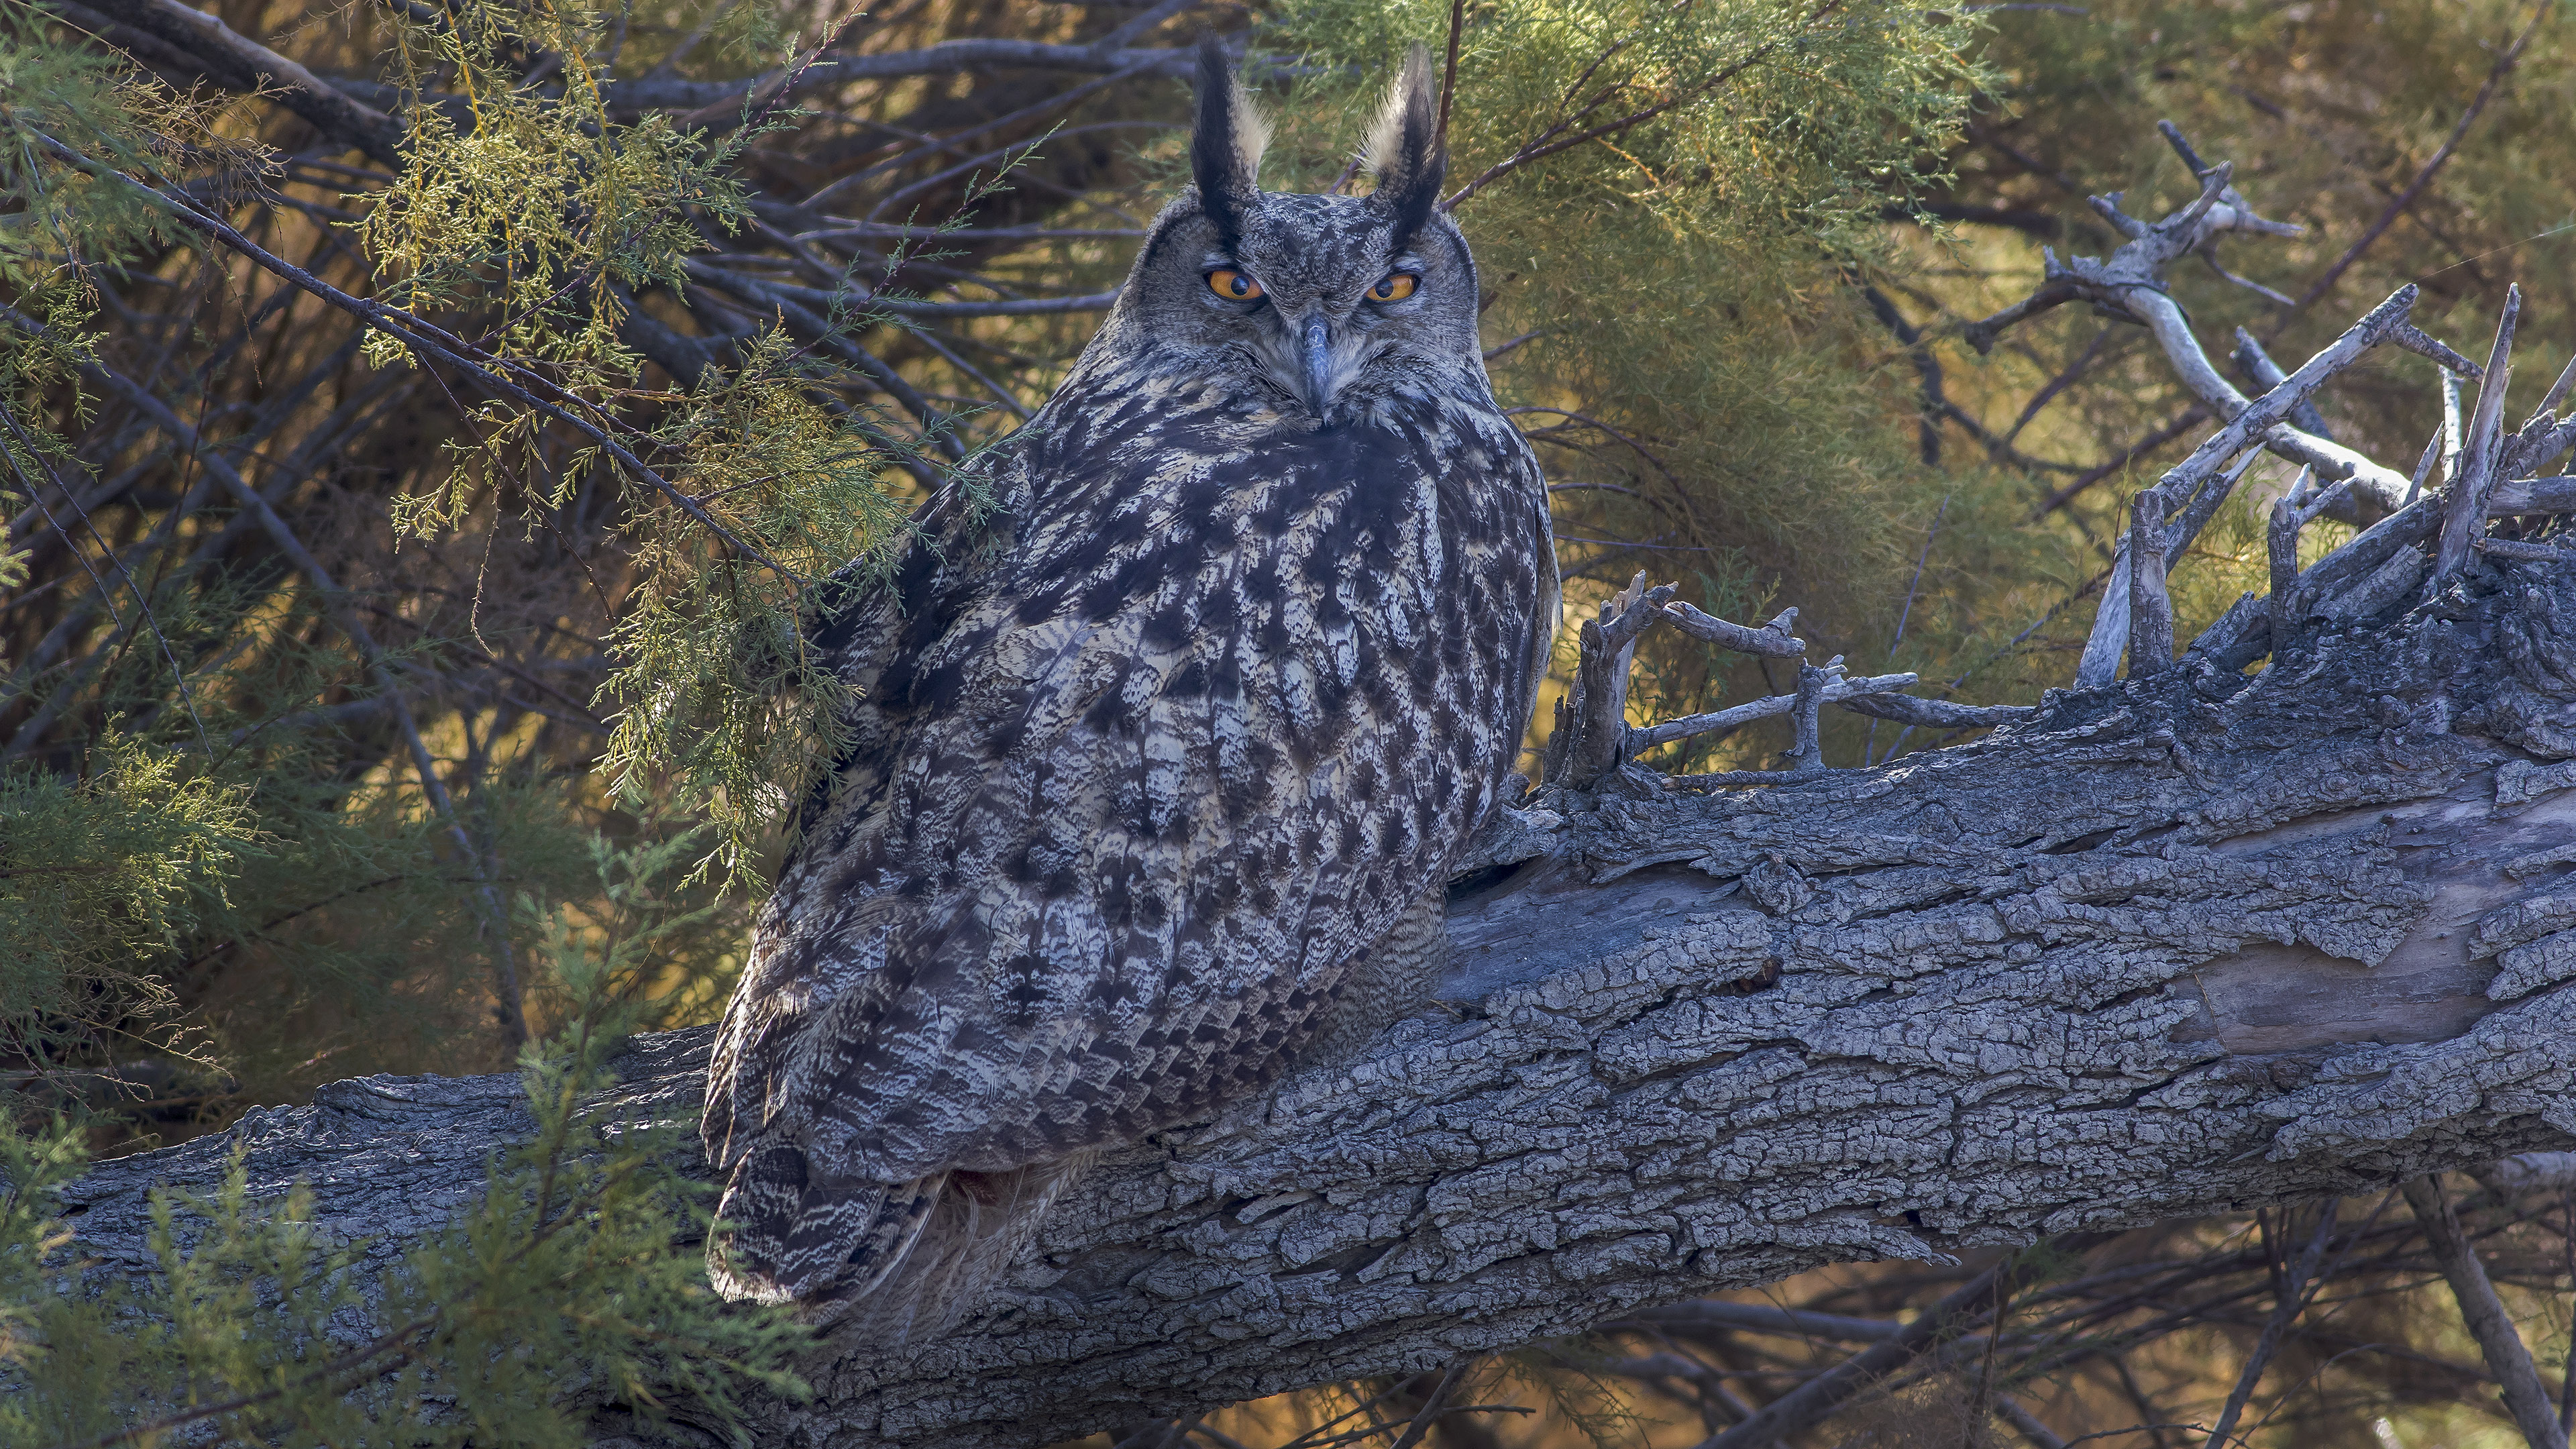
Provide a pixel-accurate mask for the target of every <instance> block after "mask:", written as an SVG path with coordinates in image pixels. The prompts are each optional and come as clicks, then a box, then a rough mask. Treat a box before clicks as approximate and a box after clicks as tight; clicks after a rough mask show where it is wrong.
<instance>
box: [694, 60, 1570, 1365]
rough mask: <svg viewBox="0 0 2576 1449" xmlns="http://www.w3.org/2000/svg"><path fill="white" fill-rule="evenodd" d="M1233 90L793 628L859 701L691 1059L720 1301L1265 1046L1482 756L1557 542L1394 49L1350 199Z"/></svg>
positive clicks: (1428, 843) (1325, 974)
mask: <svg viewBox="0 0 2576 1449" xmlns="http://www.w3.org/2000/svg"><path fill="white" fill-rule="evenodd" d="M1241 106H1242V102H1241V101H1240V100H1239V99H1238V98H1237V97H1236V93H1235V90H1234V87H1233V86H1232V84H1231V82H1230V78H1229V77H1227V76H1226V75H1225V73H1224V68H1223V65H1222V62H1221V61H1219V60H1215V59H1213V52H1212V51H1211V52H1208V53H1206V54H1205V55H1203V60H1202V67H1201V78H1200V119H1199V128H1198V136H1197V142H1196V145H1195V148H1194V158H1195V162H1196V172H1197V183H1198V184H1197V185H1196V186H1195V187H1194V188H1193V189H1192V190H1191V191H1189V192H1187V193H1184V194H1183V196H1182V197H1181V198H1180V199H1179V200H1178V201H1176V202H1174V203H1173V205H1172V206H1171V207H1170V208H1168V209H1167V210H1166V211H1165V212H1164V213H1163V214H1162V216H1160V217H1159V218H1158V219H1157V220H1156V222H1155V224H1154V226H1153V228H1152V230H1151V232H1150V234H1149V235H1148V238H1147V240H1146V242H1145V244H1144V247H1143V249H1142V251H1141V253H1140V255H1139V256H1138V258H1137V261H1136V265H1135V268H1134V270H1133V271H1132V272H1131V274H1130V275H1129V278H1128V280H1127V283H1126V286H1125V288H1124V290H1123V291H1122V292H1121V294H1120V296H1119V300H1118V302H1117V305H1116V306H1115V308H1114V309H1113V310H1112V312H1111V314H1110V317H1109V319H1108V321H1107V322H1106V323H1105V324H1104V325H1103V327H1102V329H1101V331H1100V334H1099V335H1098V336H1097V337H1096V338H1094V339H1093V341H1092V343H1091V345H1090V346H1089V347H1088V348H1087V349H1086V350H1085V351H1084V353H1083V356H1082V358H1081V360H1080V362H1079V363H1078V364H1077V365H1076V367H1075V369H1074V371H1073V374H1072V375H1071V376H1070V377H1069V378H1068V379H1067V380H1066V381H1065V384H1064V386H1063V387H1062V388H1061V389H1059V390H1058V391H1057V393H1056V395H1055V396H1054V398H1053V399H1051V400H1050V401H1049V402H1048V403H1047V405H1046V407H1045V408H1044V409H1043V410H1041V411H1040V412H1039V413H1038V414H1037V416H1036V417H1035V418H1034V419H1033V420H1032V421H1031V422H1030V423H1029V424H1028V425H1027V426H1025V427H1024V428H1022V429H1021V430H1020V431H1019V432H1018V433H1016V434H1015V435H1013V436H1012V437H1011V438H1010V439H1009V440H1008V441H1006V442H1005V443H1004V444H1002V445H1001V446H1000V447H998V448H996V449H995V450H993V451H992V452H991V453H990V454H988V455H987V456H986V458H985V460H984V461H983V462H982V463H981V464H980V465H979V470H980V479H981V481H982V482H983V483H984V484H985V485H986V486H987V487H988V489H989V495H990V498H991V501H992V508H991V511H990V513H989V515H987V516H983V517H976V516H973V513H974V510H973V509H972V508H970V506H969V502H968V500H969V496H970V495H969V490H967V489H964V488H962V487H952V488H951V489H950V490H948V491H947V492H945V493H943V494H942V495H941V496H940V497H939V498H937V499H935V500H934V501H933V502H932V503H931V505H929V507H928V508H927V509H926V510H925V512H924V516H923V519H922V524H923V529H922V536H921V538H920V540H919V542H917V543H916V544H915V545H914V546H913V548H912V549H911V550H910V552H909V553H908V554H907V555H906V557H905V558H904V560H903V561H902V563H901V565H900V567H899V569H898V572H897V577H896V579H895V580H894V584H893V586H892V587H891V588H885V589H878V590H875V591H873V592H869V593H866V594H864V595H863V596H862V597H860V598H859V599H858V600H857V601H856V602H854V603H852V604H850V605H849V606H847V607H846V608H844V609H842V610H841V611H839V612H838V613H837V614H836V615H834V616H832V617H830V618H828V619H827V620H826V621H825V622H824V623H823V625H822V626H821V627H820V628H819V629H818V631H817V635H816V638H815V640H814V643H815V646H816V648H817V649H818V651H820V652H821V653H822V655H823V656H824V657H826V658H828V659H830V660H831V661H832V662H833V665H834V667H835V668H837V670H838V671H839V672H840V674H841V675H842V677H843V678H844V679H845V680H846V681H847V682H848V683H849V684H850V685H851V686H852V687H853V689H854V690H855V692H856V699H857V702H856V703H855V704H854V705H853V706H852V707H851V710H850V714H849V718H848V721H847V723H848V725H849V727H850V741H849V745H848V748H847V750H846V752H845V754H844V755H843V756H842V758H841V759H840V760H839V761H838V763H837V766H836V768H835V770H834V772H833V774H832V775H831V777H830V778H829V779H828V780H827V781H825V782H824V785H823V787H822V788H821V789H820V790H819V791H818V793H817V796H816V798H815V801H814V802H813V803H812V804H811V805H809V807H808V810H807V815H806V819H805V821H804V825H805V833H804V835H803V838H802V843H801V845H800V846H799V848H798V849H797V851H796V853H795V855H794V856H793V858H792V859H791V860H790V861H789V862H788V864H787V867H786V869H785V871H784V873H783V874H782V875H781V877H780V880H779V885H778V890H777V893H776V895H775V896H774V897H773V898H772V899H771V901H770V902H769V904H768V906H767V908H766V910H765V911H764V912H763V915H762V918H761V921H760V924H759V928H758V934H757V938H756V940H755V943H754V947H753V954H752V960H751V963H750V966H749V969H748V970H747V971H746V972H745V974H744V977H743V981H742V984H741V987H740V988H739V990H738V991H737V992H736V994H735V996H734V999H733V1003H732V1005H731V1007H730V1009H729V1010H728V1011H727V1013H726V1017H725V1023H724V1028H723V1032H722V1034H721V1036H720V1038H719V1040H718V1045H717V1049H716V1057H715V1063H714V1069H713V1073H712V1075H711V1077H710V1080H709V1088H708V1101H707V1114H706V1134H707V1143H708V1150H709V1154H710V1156H711V1157H712V1158H713V1160H714V1161H715V1162H716V1163H717V1165H718V1166H719V1167H720V1168H721V1169H723V1170H724V1171H726V1172H727V1173H728V1175H729V1187H728V1191H727V1193H726V1196H725V1199H724V1204H723V1207H722V1209H721V1211H722V1213H723V1215H724V1216H725V1217H726V1218H728V1219H730V1220H731V1221H732V1222H733V1223H734V1224H736V1226H735V1227H734V1229H733V1230H732V1231H731V1233H730V1234H729V1235H728V1236H726V1237H723V1238H720V1239H719V1240H718V1241H717V1242H716V1243H715V1244H713V1245H711V1248H710V1262H711V1265H712V1267H713V1268H714V1270H715V1274H716V1281H717V1282H718V1284H719V1286H721V1287H722V1288H724V1289H725V1290H726V1291H727V1292H728V1293H732V1294H735V1295H738V1296H755V1297H763V1298H773V1299H777V1298H795V1299H801V1300H808V1301H811V1302H815V1303H818V1304H823V1305H844V1306H845V1305H846V1304H848V1303H850V1302H852V1301H855V1300H857V1299H859V1298H861V1297H863V1296H865V1295H867V1294H869V1293H870V1292H871V1291H881V1292H883V1291H885V1289H886V1288H887V1287H888V1286H890V1284H891V1283H892V1282H893V1281H894V1280H893V1279H892V1277H891V1276H890V1275H894V1274H896V1272H897V1269H898V1268H899V1267H900V1268H901V1269H902V1273H903V1275H904V1276H903V1278H902V1280H901V1281H905V1282H909V1283H911V1284H913V1285H914V1287H915V1291H913V1292H911V1293H908V1294H902V1293H892V1292H885V1300H884V1301H885V1304H886V1308H885V1311H886V1313H887V1314H889V1315H892V1316H895V1317H898V1318H901V1319H902V1320H903V1321H902V1322H897V1323H894V1324H892V1329H893V1331H896V1332H900V1331H902V1329H903V1328H904V1327H905V1326H907V1325H908V1324H912V1323H914V1320H913V1318H912V1317H911V1315H912V1314H913V1312H914V1306H915V1305H916V1304H918V1303H920V1302H921V1301H923V1300H925V1299H928V1300H939V1301H940V1306H941V1307H944V1306H946V1304H947V1303H950V1302H953V1301H954V1300H956V1299H957V1298H958V1297H959V1289H960V1286H961V1285H962V1288H964V1289H971V1288H973V1287H974V1286H977V1285H978V1283H979V1282H980V1279H981V1277H982V1276H983V1275H985V1274H987V1273H989V1271H990V1270H991V1268H992V1267H993V1266H996V1264H995V1263H994V1262H993V1261H990V1260H993V1259H997V1258H998V1257H999V1256H1001V1255H1003V1254H1006V1253H1007V1252H1008V1251H1009V1248H1010V1247H1011V1246H1012V1244H1013V1243H1015V1242H1016V1241H1017V1239H1016V1237H1014V1236H1013V1234H1015V1233H1017V1232H1019V1231H1023V1230H1024V1229H1025V1228H1026V1226H1027V1225H1028V1224H1030V1223H1032V1222H1033V1221H1034V1220H1035V1218H1036V1216H1037V1213H1038V1210H1041V1209H1042V1208H1043V1207H1044V1204H1045V1202H1046V1200H1047V1198H1048V1197H1049V1195H1050V1194H1051V1193H1052V1191H1053V1188H1054V1186H1055V1184H1057V1183H1058V1182H1060V1181H1061V1179H1062V1176H1063V1172H1064V1170H1065V1169H1066V1168H1067V1167H1069V1166H1070V1165H1071V1164H1074V1163H1077V1162H1079V1161H1081V1160H1084V1158H1085V1157H1086V1155H1087V1154H1089V1153H1090V1152H1092V1151H1094V1150H1096V1149H1099V1148H1103V1147H1108V1146H1112V1145H1116V1144H1119V1143H1124V1142H1131V1141H1134V1140H1136V1139H1138V1138H1140V1137H1142V1136H1143V1135H1145V1134H1146V1133H1149V1132H1152V1131H1155V1130H1157V1129H1159V1128H1164V1127H1169V1126H1174V1125H1177V1124H1180V1123H1185V1122H1189V1121H1192V1120H1197V1119H1202V1118H1204V1117H1206V1116H1208V1115H1210V1114H1211V1113H1212V1112H1213V1111H1214V1110H1215V1109H1216V1108H1217V1107H1218V1106H1220V1105H1221V1104H1223V1103H1225V1102H1227V1101H1230V1100H1232V1099H1235V1098H1238V1097H1241V1096H1242V1095H1244V1094H1246V1093H1248V1092H1251V1091H1254V1090H1256V1089H1258V1088H1260V1087H1261V1086H1262V1085H1263V1084H1265V1083H1267V1082H1269V1081H1271V1080H1273V1079H1274V1078H1276V1077H1277V1076H1278V1075H1279V1074H1280V1072H1281V1071H1282V1070H1283V1069H1284V1068H1285V1067H1286V1066H1287V1064H1288V1063H1289V1061H1290V1060H1291V1058H1292V1057H1293V1055H1294V1054H1295V1053H1296V1052H1297V1051H1298V1050H1299V1048H1300V1047H1301V1046H1304V1045H1305V1044H1307V1043H1308V1042H1309V1041H1310V1040H1311V1039H1313V1038H1314V1037H1315V1036H1316V1034H1317V1033H1318V1031H1319V1030H1320V1029H1321V1028H1322V1027H1324V1026H1325V1024H1326V1023H1327V1022H1328V1020H1329V1019H1330V1017H1331V1015H1332V1012H1333V1010H1334V1006H1335V1003H1336V1000H1337V999H1338V998H1339V997H1340V996H1341V995H1342V994H1343V992H1344V991H1345V990H1346V989H1350V983H1351V982H1352V981H1353V979H1354V973H1355V972H1365V969H1366V963H1367V960H1368V957H1369V952H1370V948H1371V946H1372V944H1373V943H1376V942H1378V941H1380V940H1381V939H1382V938H1387V937H1388V936H1389V933H1390V932H1393V931H1395V930H1396V928H1397V927H1398V925H1399V922H1400V921H1402V920H1403V919H1404V918H1405V917H1406V915H1407V913H1408V911H1409V910H1412V909H1413V908H1414V907H1416V906H1417V904H1418V903H1420V902H1421V901H1423V899H1424V898H1425V896H1426V893H1431V892H1436V891H1437V890H1438V889H1439V888H1440V886H1441V885H1442V883H1443V882H1444V881H1445V879H1446V877H1447V875H1448V873H1449V870H1450V867H1451V865H1452V863H1453V862H1454V861H1455V860H1456V859H1457V858H1458V857H1459V854H1460V852H1461V851H1462V849H1463V848H1464V846H1465V844H1466V841H1467V838H1468V836H1469V834H1470V833H1471V832H1472V831H1473V829H1474V827H1475V826H1476V824H1477V823H1478V821H1479V820H1480V819H1481V818H1482V817H1483V816H1484V814H1485V813H1486V812H1487V811H1488V809H1489V808H1490V807H1491V806H1492V804H1493V802H1494V799H1495V794H1496V791H1497V789H1498V787H1499V786H1500V785H1501V784H1502V782H1503V781H1504V779H1505V778H1506V776H1507V775H1508V773H1509V771H1510V768H1511V764H1512V760H1513V758H1514V756H1515V753H1516V751H1517V748H1518V741H1519V736H1520V732H1521V729H1522V726H1523V724H1524V723H1525V721H1526V720H1527V718H1528V716H1529V713H1530V709H1531V705H1532V701H1533V696H1534V693H1535V690H1536V687H1537V683H1538V679H1539V676H1540V673H1541V671H1542V669H1543V665H1544V653H1545V649H1546V645H1547V635H1548V629H1549V624H1550V620H1551V618H1552V613H1553V608H1554V595H1555V568H1554V563H1553V556H1552V553H1551V549H1550V544H1549V537H1548V526H1547V504H1546V493H1545V489H1544V487H1543V485H1542V482H1541V478H1540V474H1539V468H1538V464H1537V462H1536V460H1535V459H1533V458H1532V457H1531V455H1530V452H1529V448H1528V446H1527V445H1526V444H1525V443H1524V442H1523V441H1522V440H1521V438H1520V436H1519V434H1518V433H1517V432H1516V431H1515V430H1514V429H1513V427H1512V426H1511V424H1510V422H1509V420H1508V419H1507V418H1505V417H1504V416H1503V414H1502V411H1501V409H1500V408H1499V407H1498V406H1497V405H1496V403H1495V401H1494V398H1493V394H1492V391H1491V389H1490V387H1489V386H1488V384H1487V382H1486V378H1485V373H1484V367H1483V363H1482V361H1481V357H1480V354H1479V351H1478V347H1477V337H1476V297H1477V293H1476V281H1475V269H1474V265H1473V263H1472V262H1471V261H1470V259H1469V257H1468V254H1467V249H1466V244H1465V242H1464V240H1463V239H1462V238H1461V237H1460V236H1459V234H1458V232H1457V229H1456V228H1455V227H1454V226H1452V225H1451V224H1450V223H1449V221H1448V220H1447V218H1446V217H1445V216H1441V215H1439V214H1437V213H1436V211H1435V210H1434V209H1433V206H1432V202H1433V201H1434V200H1436V197H1437V194H1438V188H1439V185H1440V179H1441V177H1440V169H1441V167H1440V151H1439V145H1438V140H1437V138H1436V137H1435V136H1434V135H1433V134H1432V126H1431V125H1430V123H1429V115H1430V109H1429V108H1430V106H1431V94H1430V89H1429V79H1428V72H1427V69H1426V68H1425V67H1424V66H1423V64H1422V62H1421V61H1420V59H1419V57H1418V55H1417V58H1416V59H1415V61H1414V62H1413V63H1412V64H1411V65H1409V66H1408V68H1407V72H1406V76H1405V78H1404V80H1403V81H1402V82H1400V83H1399V87H1398V95H1397V101H1396V103H1395V104H1394V106H1393V107H1392V108H1391V115H1392V116H1393V117H1394V119H1393V121H1392V122H1391V123H1389V124H1386V125H1382V126H1381V127H1380V135H1381V136H1382V137H1385V138H1387V139H1384V140H1382V141H1380V142H1379V143H1378V150H1377V152H1376V154H1374V155H1373V156H1372V158H1371V159H1372V162H1373V164H1374V165H1375V167H1376V169H1377V171H1378V175H1379V184H1378V189H1377V191H1376V192H1375V193H1374V194H1373V195H1372V196H1370V197H1367V198H1352V197H1332V196H1299V195H1281V194H1272V193H1263V192H1260V191H1258V190H1257V189H1256V187H1255V185H1254V179H1253V177H1254V170H1255V168H1256V167H1257V165H1258V151H1257V145H1247V144H1245V142H1246V141H1247V140H1248V139H1250V138H1251V137H1252V136H1253V134H1254V131H1255V129H1256V128H1254V127H1251V126H1248V125H1246V124H1245V123H1244V122H1243V121H1242V119H1241V117H1242V111H1241ZM1221 269H1234V270H1237V271H1239V272H1241V273H1242V274H1243V275H1245V276H1248V277H1250V278H1253V279H1256V280H1257V282H1258V284H1259V287H1260V288H1261V289H1262V295H1261V296H1259V297H1258V298H1255V299H1252V300H1250V301H1245V300H1240V299H1237V298H1234V297H1232V296H1227V295H1222V294H1220V293H1219V292H1217V291H1216V290H1215V289H1214V287H1212V286H1211V284H1210V282H1209V281H1208V278H1209V276H1210V274H1211V273H1212V272H1217V271H1220V270H1221ZM1394 273H1402V274H1405V275H1409V276H1416V277H1418V278H1419V285H1418V288H1417V290H1415V291H1414V292H1413V293H1412V294H1411V295H1410V296H1408V297H1404V298H1401V299H1398V300H1393V301H1385V300H1372V299H1370V298H1369V297H1368V296H1367V295H1366V294H1367V293H1368V291H1369V289H1371V288H1372V287H1375V286H1377V285H1378V284H1379V283H1380V282H1381V280H1382V279H1384V278H1386V277H1388V276H1389V275H1390V274H1394ZM1388 290H1392V289H1388ZM1420 957H1421V952H1420V951H1419V950H1418V949H1416V950H1412V951H1410V953H1409V954H1407V955H1406V957H1405V959H1407V960H1418V959H1420ZM1427 986H1428V983H1427V982H1425V983H1418V984H1417V993H1418V991H1419V990H1420V989H1425V988H1427ZM1417 999H1418V996H1417ZM916 1244H918V1246H916ZM933 1280H937V1281H935V1282H934V1281H933ZM924 1284H929V1285H930V1286H927V1287H924V1286H922V1285H924ZM838 1311H841V1310H840V1309H839V1308H837V1307H835V1308H826V1309H825V1315H826V1316H831V1315H832V1314H834V1313H836V1312H838ZM930 1316H932V1317H934V1318H935V1317H937V1316H939V1313H938V1312H937V1311H935V1310H934V1311H933V1312H932V1313H931V1315H930Z"/></svg>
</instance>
